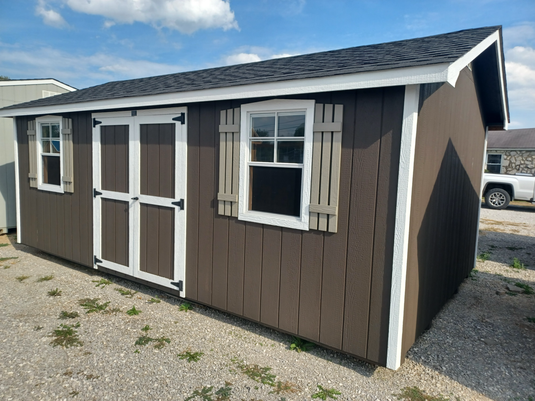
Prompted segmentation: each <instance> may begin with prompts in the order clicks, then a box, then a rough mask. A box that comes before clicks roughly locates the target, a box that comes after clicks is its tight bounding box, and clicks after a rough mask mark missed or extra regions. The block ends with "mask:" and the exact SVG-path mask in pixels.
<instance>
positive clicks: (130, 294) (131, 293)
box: [115, 288, 137, 298]
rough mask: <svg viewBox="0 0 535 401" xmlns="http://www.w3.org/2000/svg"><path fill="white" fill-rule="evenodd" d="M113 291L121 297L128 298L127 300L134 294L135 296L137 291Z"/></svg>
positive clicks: (121, 289)
mask: <svg viewBox="0 0 535 401" xmlns="http://www.w3.org/2000/svg"><path fill="white" fill-rule="evenodd" d="M115 291H117V292H118V293H119V294H121V295H122V296H123V297H128V298H132V297H133V296H134V295H135V294H137V291H132V290H125V289H124V288H116V289H115Z"/></svg>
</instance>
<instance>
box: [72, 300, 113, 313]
mask: <svg viewBox="0 0 535 401" xmlns="http://www.w3.org/2000/svg"><path fill="white" fill-rule="evenodd" d="M99 299H100V298H83V299H80V300H79V301H78V304H79V305H80V306H81V307H82V308H84V309H86V313H93V312H96V313H99V312H103V311H105V310H106V308H107V307H108V305H109V304H110V302H109V301H108V302H104V303H103V304H99V303H98V302H97V301H98V300H99Z"/></svg>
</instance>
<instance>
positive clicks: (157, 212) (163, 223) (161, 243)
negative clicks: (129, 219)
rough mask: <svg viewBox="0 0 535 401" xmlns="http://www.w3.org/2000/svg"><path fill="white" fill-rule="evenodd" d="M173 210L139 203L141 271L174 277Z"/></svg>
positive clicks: (169, 277) (171, 278)
mask: <svg viewBox="0 0 535 401" xmlns="http://www.w3.org/2000/svg"><path fill="white" fill-rule="evenodd" d="M174 221H175V210H174V209H172V208H169V207H164V206H155V205H147V204H141V210H140V234H141V237H140V241H139V243H140V244H139V246H140V248H139V251H140V260H139V264H140V265H139V267H140V270H141V271H144V272H147V273H151V274H154V275H156V276H160V277H166V278H168V279H170V280H173V279H174V275H173V272H174V241H175V230H174Z"/></svg>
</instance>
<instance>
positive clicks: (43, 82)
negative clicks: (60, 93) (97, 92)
mask: <svg viewBox="0 0 535 401" xmlns="http://www.w3.org/2000/svg"><path fill="white" fill-rule="evenodd" d="M48 84H51V85H56V86H59V87H60V88H63V89H65V90H68V91H69V92H74V91H76V90H77V89H76V88H73V87H72V86H69V85H65V84H64V83H63V82H59V81H56V80H55V79H21V80H16V81H0V86H23V85H48Z"/></svg>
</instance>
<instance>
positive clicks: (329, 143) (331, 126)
mask: <svg viewBox="0 0 535 401" xmlns="http://www.w3.org/2000/svg"><path fill="white" fill-rule="evenodd" d="M343 107H344V106H343V105H339V104H337V105H332V104H316V112H315V113H314V143H313V150H312V188H311V190H310V220H309V228H310V229H311V230H320V231H328V232H331V233H335V232H337V230H338V196H339V190H340V159H341V155H342V117H343Z"/></svg>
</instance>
